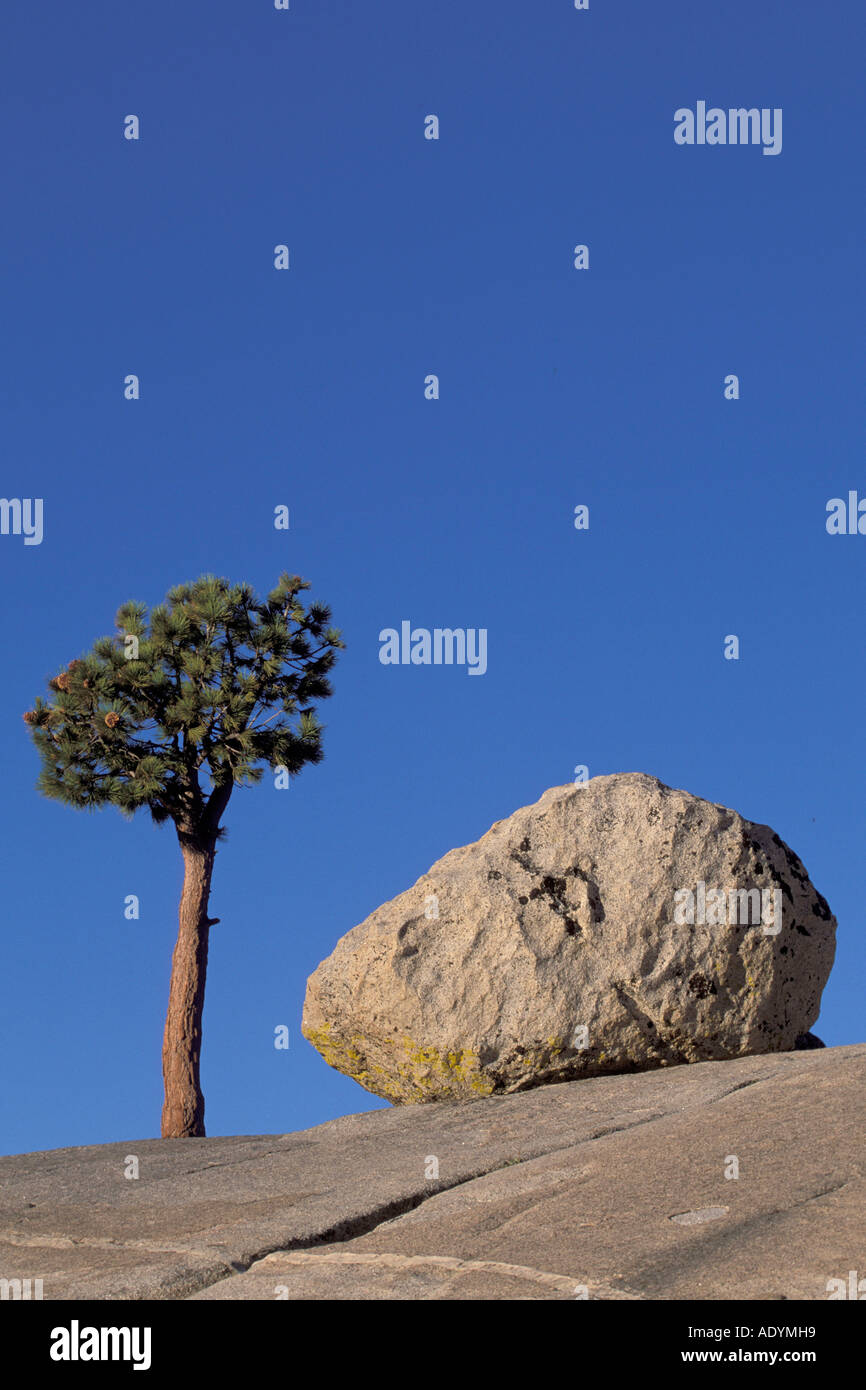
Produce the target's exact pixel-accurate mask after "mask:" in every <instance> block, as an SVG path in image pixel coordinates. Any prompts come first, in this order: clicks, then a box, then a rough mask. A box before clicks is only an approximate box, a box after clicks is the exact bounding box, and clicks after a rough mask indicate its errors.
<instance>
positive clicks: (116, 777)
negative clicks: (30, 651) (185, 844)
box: [24, 574, 344, 834]
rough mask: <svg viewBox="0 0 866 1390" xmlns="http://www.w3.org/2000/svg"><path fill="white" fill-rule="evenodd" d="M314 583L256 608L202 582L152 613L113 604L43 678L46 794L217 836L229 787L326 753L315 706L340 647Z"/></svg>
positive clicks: (243, 596) (174, 593) (282, 588)
mask: <svg viewBox="0 0 866 1390" xmlns="http://www.w3.org/2000/svg"><path fill="white" fill-rule="evenodd" d="M309 587H310V585H309V583H308V582H307V581H306V580H303V579H301V578H300V577H299V576H298V575H289V574H282V575H281V576H280V580H279V583H278V585H277V587H276V588H275V589H273V590H272V591H271V593H269V594H268V596H267V598H265V599H264V600H259V599H258V598H257V597H256V595H255V593H254V592H253V590H252V588H251V587H250V586H249V585H248V584H230V583H229V582H228V581H227V580H225V579H219V578H216V577H215V576H214V575H203V576H202V577H201V578H200V579H197V580H196V581H195V582H194V583H191V584H180V585H178V586H177V587H176V588H174V589H172V590H171V591H170V592H169V594H168V595H167V597H166V600H165V603H163V604H161V605H159V606H158V607H156V608H154V609H152V611H151V613H150V616H149V618H148V614H147V608H146V605H144V604H143V603H136V602H130V603H126V604H124V605H123V606H122V607H121V608H120V609H118V612H117V616H116V620H115V622H116V627H117V632H116V634H115V635H114V636H111V637H102V638H100V639H99V640H98V641H97V642H96V643H94V645H93V648H92V649H91V651H89V652H87V653H86V655H84V656H82V657H80V658H77V659H76V660H74V661H71V662H70V663H69V665H68V666H67V667H66V669H65V670H64V671H61V673H60V674H59V675H57V676H55V677H54V678H53V679H51V680H50V681H49V682H48V685H49V688H50V690H51V692H52V695H51V697H49V698H48V699H42V698H39V699H37V700H36V703H35V707H34V708H33V709H32V710H28V711H27V712H26V714H25V715H24V718H25V720H26V721H27V723H28V724H29V725H30V728H31V733H32V735H33V738H34V741H35V743H36V745H37V747H38V749H39V753H40V755H41V759H42V769H41V772H40V776H39V783H38V786H39V789H40V791H42V792H43V793H44V794H45V795H46V796H50V797H53V798H55V799H56V800H59V801H63V802H66V803H67V804H71V805H73V806H77V807H84V808H87V809H93V808H96V807H99V806H104V805H114V806H117V807H118V808H119V809H120V810H121V812H123V813H124V814H126V815H132V814H134V812H135V811H137V810H139V809H141V808H142V807H147V808H148V809H149V811H150V814H151V816H152V817H153V819H154V820H155V821H156V822H157V823H161V822H164V821H166V820H168V819H172V820H173V821H174V822H175V824H176V825H177V826H178V828H179V829H183V830H187V831H191V832H192V833H200V832H202V831H203V830H208V829H209V830H210V831H211V832H212V833H213V834H216V833H218V831H217V827H218V824H219V815H220V814H221V812H222V810H223V809H224V807H225V804H226V802H227V801H228V797H229V795H230V794H231V789H232V788H233V787H234V786H236V785H238V786H240V785H244V784H249V783H252V782H258V781H260V780H261V778H262V776H263V773H264V767H265V766H266V765H269V766H271V767H285V768H286V769H287V771H288V773H289V774H290V775H293V774H295V773H297V772H298V771H300V769H301V768H302V767H303V766H304V764H305V763H317V762H320V761H321V758H322V748H321V726H320V725H319V723H318V722H317V720H316V716H315V713H314V710H313V708H312V703H313V701H315V700H317V699H321V698H324V697H326V696H328V695H330V694H331V686H330V683H329V681H328V678H327V673H328V671H329V670H330V669H331V667H332V666H333V664H334V662H335V660H336V653H337V650H338V649H340V648H342V647H343V646H344V644H343V642H342V641H341V640H340V634H339V632H338V631H336V629H334V628H332V627H331V626H330V625H329V623H330V616H331V615H330V610H329V609H328V607H327V606H326V605H324V604H321V603H315V602H311V603H309V605H308V606H307V607H305V606H304V604H303V602H302V595H303V591H304V590H306V589H309Z"/></svg>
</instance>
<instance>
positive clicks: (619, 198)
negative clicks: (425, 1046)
mask: <svg viewBox="0 0 866 1390" xmlns="http://www.w3.org/2000/svg"><path fill="white" fill-rule="evenodd" d="M864 38H866V19H864V12H863V8H862V6H861V5H860V4H857V3H854V0H844V2H843V0H836V3H834V4H833V5H832V6H829V7H827V6H824V7H817V6H815V5H813V4H811V3H808V4H807V3H805V0H732V2H731V3H728V4H726V5H725V6H724V7H717V6H696V5H695V4H694V0H660V3H651V0H619V2H618V3H614V0H591V5H590V9H589V10H588V11H585V12H577V11H575V10H574V8H573V5H572V4H571V3H570V0H543V3H534V4H525V3H520V2H519V0H496V3H494V2H493V0H473V3H472V4H469V5H468V4H466V0H438V3H436V4H421V3H417V2H416V3H407V0H371V3H369V4H364V5H359V4H357V3H354V2H353V0H324V2H322V0H319V2H318V3H314V2H313V0H292V7H291V10H290V11H288V12H277V11H275V10H274V8H273V6H272V4H271V3H270V0H244V3H243V4H241V3H228V0H213V3H205V0H185V3H184V4H182V5H178V4H176V3H171V4H170V3H167V0H150V3H149V4H148V5H147V6H145V7H140V6H124V5H119V4H117V2H116V0H110V2H109V0H90V3H88V4H87V5H85V6H70V5H65V4H61V3H59V0H50V2H49V3H46V4H42V5H39V6H36V5H29V6H25V5H17V6H14V7H12V8H11V9H10V10H9V12H8V13H7V14H6V15H4V43H3V53H2V55H0V79H2V80H0V120H2V126H3V133H4V139H3V147H4V175H3V183H4V209H5V212H4V218H3V235H2V241H3V253H2V258H0V311H2V322H3V325H4V331H3V334H2V347H0V353H2V370H0V420H2V436H3V438H2V443H3V451H2V452H3V469H2V474H3V483H2V492H3V494H4V496H6V497H9V498H11V497H19V498H26V497H30V498H35V497H41V498H43V499H44V537H43V540H42V544H41V545H32V546H25V545H24V543H23V538H22V537H21V536H14V535H4V536H0V566H2V578H3V585H4V594H5V598H6V602H5V603H4V605H3V611H2V615H0V629H2V650H3V653H4V657H5V672H6V674H5V679H4V681H3V684H2V703H3V721H2V726H3V728H4V729H5V731H6V732H5V738H4V749H3V752H4V758H3V796H2V846H3V852H4V853H3V888H4V894H3V896H4V900H5V908H6V911H5V914H4V915H5V930H4V933H3V964H4V969H3V972H2V982H0V1038H2V1044H3V1055H4V1057H5V1058H6V1068H5V1076H4V1086H3V1097H2V1102H0V1149H2V1151H5V1152H18V1151H24V1150H32V1149H39V1148H49V1147H59V1146H65V1145H72V1144H87V1143H99V1142H103V1141H107V1140H115V1139H127V1138H128V1139H134V1138H139V1137H145V1136H150V1135H153V1134H156V1133H158V1131H159V1115H160V1107H161V1100H162V1081H161V1071H160V1048H161V1040H162V1028H163V1021H164V1011H165V1005H166V1000H167V990H168V971H169V964H170V958H171V951H172V946H173V943H174V937H175V931H176V920H177V918H176V913H177V899H178V895H179V891H180V884H181V860H180V855H179V852H178V848H177V843H176V840H175V838H174V834H173V831H172V829H171V827H167V828H162V829H157V828H155V827H153V826H152V825H151V824H150V822H149V819H148V818H147V817H146V816H144V815H142V816H139V817H137V818H136V820H135V821H134V822H133V823H132V824H129V823H126V822H125V821H124V820H123V819H122V818H121V817H120V815H119V814H118V813H117V812H115V811H112V810H106V811H102V812H100V813H98V814H96V815H92V816H89V815H85V814H82V813H77V812H74V811H72V810H70V809H68V808H66V807H64V806H61V805H58V804H56V803H52V802H48V801H46V800H44V799H42V798H41V797H40V796H39V795H38V793H37V792H36V791H35V789H34V782H35V778H36V775H37V770H38V769H37V757H36V753H35V750H34V749H33V747H32V745H31V743H30V741H29V739H28V737H27V733H26V728H25V726H24V724H23V723H22V722H21V713H22V711H23V710H25V709H27V708H29V707H30V706H31V705H32V703H33V699H34V697H35V696H36V695H37V694H38V693H42V692H43V691H44V682H45V680H46V679H47V678H48V677H50V676H52V675H53V674H55V673H56V672H57V670H59V668H60V666H61V665H62V664H65V663H66V662H68V661H69V660H70V659H72V658H73V657H75V656H77V655H80V654H81V653H82V652H83V651H84V650H86V649H87V648H88V647H89V646H90V645H91V643H92V642H93V640H94V639H95V638H96V637H98V636H100V635H101V634H103V633H107V632H110V631H111V630H112V624H113V616H114V613H115V610H116V608H117V607H118V606H119V604H120V603H121V602H123V601H125V600H127V599H131V598H134V599H140V600H143V601H145V602H146V603H148V604H152V603H156V602H158V601H160V600H161V599H162V597H163V596H164V594H165V592H166V590H167V589H168V588H170V587H171V586H172V585H174V584H175V583H178V582H181V581H183V580H187V579H192V578H195V577H196V576H197V575H199V574H201V573H203V572H214V573H217V574H223V575H225V576H227V577H228V578H230V579H232V580H235V581H238V580H241V579H243V580H247V581H249V582H251V583H253V584H254V585H255V586H256V587H257V588H258V589H260V590H267V589H268V588H270V587H271V586H272V585H273V583H274V582H275V581H276V579H277V576H278V575H279V573H280V571H281V570H283V569H288V570H290V571H292V572H298V573H300V574H303V575H304V576H305V577H307V578H308V579H310V580H311V581H312V584H313V593H314V595H315V596H316V597H318V598H321V599H323V600H324V601H326V602H328V603H329V604H330V605H331V607H332V610H333V616H334V621H335V623H336V625H337V626H338V627H340V628H341V629H342V631H343V635H344V639H345V641H346V643H347V650H346V651H345V653H343V654H342V656H341V659H340V661H339V663H338V665H337V667H336V669H335V672H334V686H335V695H334V697H333V698H332V699H331V700H330V701H327V702H326V703H325V704H324V705H323V706H322V709H321V716H322V719H323V721H324V722H325V724H326V726H327V729H326V735H325V762H324V763H323V764H322V765H321V766H319V767H314V768H309V769H307V770H306V771H305V772H304V773H303V774H302V775H301V776H300V777H299V778H298V779H297V780H296V781H295V783H294V784H293V786H292V787H291V789H290V790H288V791H277V790H275V789H274V788H273V787H272V785H271V782H270V779H266V781H265V782H264V783H263V784H262V785H261V786H260V787H258V788H254V789H250V790H243V791H239V792H236V794H235V796H234V798H233V800H232V802H231V804H230V807H229V811H228V814H227V816H226V820H225V823H226V824H227V826H228V831H229V835H228V839H227V841H226V843H225V845H224V847H223V848H222V849H221V851H220V853H219V856H218V859H217V867H216V874H215V880H214V890H213V896H212V912H213V914H214V915H215V916H219V917H220V918H221V923H220V925H219V926H217V927H215V928H214V929H213V933H212V938H211V954H210V970H209V977H208V987H207V1002H206V1010H205V1041H204V1053H203V1063H202V1078H203V1085H204V1091H205V1096H206V1101H207V1116H206V1119H207V1128H208V1133H209V1134H226V1133H262V1132H278V1133H284V1132H287V1131H289V1130H293V1129H298V1128H302V1127H305V1126H308V1125H312V1124H316V1123H319V1122H321V1121H323V1120H326V1119H329V1118H331V1117H333V1116H335V1115H339V1114H343V1113H346V1112H351V1111H357V1110H363V1109H368V1108H371V1107H372V1106H375V1105H377V1104H379V1103H380V1102H378V1101H376V1099H375V1098H374V1097H372V1096H369V1095H368V1094H367V1093H366V1092H364V1091H362V1090H361V1089H360V1088H359V1087H358V1086H357V1085H355V1083H354V1082H351V1081H350V1080H348V1079H347V1078H344V1077H341V1076H339V1075H338V1074H337V1073H335V1072H332V1071H330V1070H329V1069H328V1068H327V1066H326V1065H325V1063H324V1062H323V1061H322V1060H321V1059H320V1058H319V1056H318V1054H317V1053H315V1052H314V1051H313V1049H312V1048H311V1047H310V1046H309V1045H308V1044H307V1043H306V1042H305V1041H304V1040H303V1038H302V1037H301V1034H300V1016H301V1007H302V1003H303V996H304V988H305V982H306V979H307V976H308V975H309V974H310V973H311V971H312V970H313V969H314V968H315V966H316V965H317V964H318V962H319V961H320V960H321V959H322V958H323V957H324V956H326V955H327V954H328V953H329V952H330V950H331V949H332V947H333V945H334V943H335V941H336V940H337V938H338V937H339V936H341V935H342V934H343V933H344V932H346V931H347V930H349V929H350V928H351V927H352V926H354V925H355V924H356V923H357V922H359V921H361V920H362V919H363V918H364V917H365V916H366V915H367V914H368V913H369V912H370V911H371V910H373V909H374V908H375V907H376V906H378V905H379V904H380V903H381V902H383V901H385V900H387V899H389V898H391V897H393V896H395V895H396V894H397V893H399V892H401V891H402V890H404V889H405V888H407V887H409V886H410V885H411V884H412V883H413V882H414V881H415V879H416V878H417V877H418V876H419V875H420V874H421V873H423V872H424V871H425V870H426V869H427V868H428V867H429V866H430V864H432V863H433V861H434V860H436V859H437V858H439V857H440V856H441V855H442V854H443V853H444V852H446V851H447V850H448V849H450V848H452V847H453V846H455V845H460V844H464V843H467V842H469V841H471V840H474V839H477V838H478V837H479V836H480V835H482V834H483V833H484V832H485V831H486V830H487V829H488V828H489V827H490V825H491V824H492V823H493V822H494V821H496V820H499V819H501V818H503V817H505V816H507V815H509V814H510V813H511V812H512V811H513V810H515V809H516V808H517V807H519V806H523V805H525V804H527V803H529V802H532V801H534V800H536V799H537V798H538V796H540V795H541V793H542V792H543V791H544V790H545V789H546V788H547V787H549V786H553V785H558V784H562V783H564V782H568V781H570V780H572V777H573V770H574V768H575V766H576V765H577V764H585V765H587V766H588V768H589V770H590V774H591V775H593V776H595V775H598V774H602V773H610V772H618V771H644V772H648V773H651V774H653V775H655V776H657V777H659V778H660V779H661V780H662V781H663V782H667V783H669V784H671V785H673V786H676V787H684V788H686V789H687V790H689V791H691V792H694V793H696V794H698V795H701V796H704V797H706V798H708V799H709V800H711V801H717V802H722V803H724V804H727V805H730V806H733V807H735V808H736V809H737V810H739V811H740V812H741V813H742V814H743V815H745V816H747V817H749V818H751V819H753V820H757V821H761V822H765V823H768V824H770V825H772V826H773V828H774V829H775V830H776V831H778V833H779V834H780V835H781V836H782V838H783V839H785V840H786V841H787V842H788V843H789V844H790V845H791V846H792V847H793V848H794V849H795V850H796V852H797V853H798V854H799V855H800V856H801V857H802V859H803V861H804V863H805V865H806V867H807V869H808V871H809V873H810V874H811V876H812V879H813V881H814V882H815V884H816V886H817V887H818V888H819V889H820V891H821V892H822V893H824V894H825V896H826V897H827V899H828V901H829V902H830V905H831V907H832V909H833V910H834V912H835V913H836V916H837V918H838V921H839V935H838V948H837V959H836V965H835V969H834V972H833V975H832V976H831V979H830V983H829V985H828V987H827V990H826V991H825V995H824V1006H823V1010H822V1014H821V1019H820V1022H819V1023H818V1025H817V1026H816V1031H817V1032H818V1033H819V1034H820V1035H821V1036H822V1037H823V1039H824V1040H825V1042H827V1043H828V1044H838V1043H850V1042H855V1041H862V1040H863V1036H864V1030H863V1022H862V1013H863V1010H862V998H863V990H864V986H866V969H864V947H863V906H862V898H861V894H860V886H861V885H860V878H861V873H862V868H861V866H862V862H863V853H862V837H863V813H862V806H863V787H864V776H866V752H864V741H863V738H862V736H861V734H862V727H863V713H862V710H863V701H862V691H863V687H864V683H866V661H864V644H863V612H864V583H863V568H864V564H866V536H861V535H855V536H830V535H828V534H827V531H826V527H825V520H826V504H827V502H828V500H829V499H830V498H833V497H837V496H838V497H847V494H848V491H849V490H850V489H858V488H859V490H860V493H861V495H864V496H866V472H864V468H863V464H862V457H863V452H862V410H863V387H862V376H863V365H862V364H863V359H862V322H863V307H864V305H863V299H864V296H863V289H864V286H863V275H862V264H863V260H862V228H863V202H862V197H863V195H862V167H861V166H862V160H861V157H860V148H859V147H860V144H861V141H860V132H861V130H862V127H863V123H864V116H866V100H864V95H863V89H862V53H863V46H864ZM699 100H706V101H707V102H708V104H709V105H711V106H712V105H718V106H719V107H722V108H728V107H739V106H746V107H752V106H755V107H759V108H764V107H767V108H776V107H779V108H782V110H783V112H784V126H783V130H784V142H783V149H782V152H781V154H779V155H777V156H775V157H766V156H764V155H763V154H762V151H761V149H760V148H756V147H752V146H747V147H742V146H726V147H709V146H704V147H697V146H695V147H680V146H677V145H676V144H675V142H674V139H673V132H674V112H675V110H677V108H680V107H685V106H690V107H692V108H694V107H695V106H696V103H697V102H698V101H699ZM129 114H136V115H138V117H139V119H140V125H141V137H140V139H139V140H138V141H127V140H125V139H124V137H123V123H124V118H125V117H126V116H127V115H129ZM429 114H436V115H438V117H439V120H440V138H439V140H438V141H433V140H426V139H425V138H424V121H425V117H426V116H428V115H429ZM282 243H284V244H286V245H288V247H289V248H290V269H289V270H288V271H284V272H281V271H277V270H275V268H274V247H275V245H277V244H282ZM577 244H585V245H587V246H588V247H589V252H590V266H589V269H588V270H586V271H577V270H575V269H574V267H573V247H574V246H575V245H577ZM128 373H136V374H137V375H139V377H140V381H141V398H140V400H138V401H127V400H125V399H124V395H123V383H124V378H125V377H126V375H127V374H128ZM430 373H435V374H437V375H438V377H439V379H440V398H439V399H438V400H426V399H425V396H424V381H425V377H426V376H427V375H428V374H430ZM729 373H736V374H737V375H738V377H739V381H740V399H739V400H736V401H729V400H725V398H724V380H725V377H726V375H728V374H729ZM279 504H285V505H287V506H288V507H289V508H290V514H291V528H290V530H289V531H288V532H286V531H276V530H275V529H274V527H273V513H274V507H275V506H277V505H279ZM578 504H585V505H587V506H589V508H590V526H589V529H588V530H586V531H581V532H578V531H576V530H575V528H574V525H573V514H574V508H575V506H576V505H578ZM403 620H409V621H411V622H412V623H413V625H416V626H425V627H428V628H434V627H436V626H442V627H464V628H469V627H475V628H479V627H483V628H486V629H487V632H488V669H487V672H486V674H485V675H484V676H483V677H479V678H470V677H468V675H467V672H466V670H465V669H460V668H454V667H452V668H445V667H388V666H383V665H382V664H380V662H379V660H378V652H379V642H378V634H379V632H380V630H381V629H383V628H386V627H399V625H400V623H401V621H403ZM728 634H736V635H737V636H738V637H739V640H740V658H739V660H738V661H728V660H725V659H724V656H723V645H724V638H725V637H726V635H728ZM131 893H134V894H136V895H138V896H139V897H140V901H141V917H140V919H139V921H137V922H129V921H126V920H125V918H124V912H123V906H124V899H125V897H126V895H128V894H131ZM279 1024H285V1025H287V1026H288V1028H289V1030H290V1039H291V1046H290V1048H289V1050H288V1051H287V1052H279V1051H276V1050H275V1049H274V1047H273V1036H274V1028H275V1027H276V1026H277V1025H279Z"/></svg>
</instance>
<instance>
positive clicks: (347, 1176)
mask: <svg viewBox="0 0 866 1390" xmlns="http://www.w3.org/2000/svg"><path fill="white" fill-rule="evenodd" d="M864 1097H866V1045H859V1046H853V1047H829V1048H825V1049H815V1050H810V1051H806V1052H789V1053H781V1054H779V1053H776V1054H774V1055H773V1056H765V1057H744V1058H740V1059H739V1060H737V1061H733V1062H701V1063H699V1064H698V1065H697V1066H693V1067H669V1068H666V1069H665V1070H663V1071H654V1072H647V1073H644V1074H643V1075H631V1076H603V1077H594V1078H591V1079H589V1080H586V1081H577V1082H573V1083H571V1084H567V1085H563V1086H542V1087H538V1088H537V1089H535V1090H532V1091H527V1092H524V1093H522V1094H519V1095H510V1096H492V1097H491V1098H490V1099H489V1100H487V1101H485V1102H484V1103H483V1104H480V1105H479V1104H464V1103H460V1102H457V1103H449V1102H444V1103H443V1104H441V1105H411V1106H400V1107H398V1108H391V1107H390V1106H388V1107H385V1108H383V1109H381V1110H376V1111H372V1112H369V1113H367V1114H365V1115H347V1116H345V1117H343V1118H342V1119H339V1120H331V1121H329V1122H328V1123H327V1124H323V1125H319V1126H318V1127H317V1128H316V1129H310V1130H306V1131H304V1132H302V1133H298V1134H283V1135H279V1134H274V1135H259V1136H241V1137H236V1138H222V1139H220V1138H214V1139H146V1140H126V1141H124V1142H123V1143H120V1144H100V1145H94V1146H92V1147H89V1148H79V1149H60V1150H54V1151H53V1152H49V1153H31V1154H19V1155H17V1156H13V1157H9V1158H0V1278H2V1279H7V1280H9V1281H10V1286H12V1281H14V1280H16V1279H17V1280H20V1281H21V1286H22V1288H23V1285H24V1284H25V1282H26V1281H27V1280H31V1297H32V1296H33V1293H32V1281H33V1280H34V1279H41V1280H42V1296H43V1298H44V1299H46V1300H55V1299H149V1298H161V1299H166V1298H169V1299H185V1298H193V1299H265V1300H268V1301H273V1300H276V1299H280V1298H290V1299H311V1300H312V1299H346V1300H355V1299H365V1300H379V1299H388V1300H391V1299H398V1300H442V1299H455V1300H456V1299H461V1300H463V1299H497V1300H510V1299H533V1300H537V1299H568V1300H573V1299H575V1298H583V1297H586V1298H590V1299H617V1300H620V1299H626V1300H633V1299H725V1298H732V1299H741V1300H752V1299H785V1300H788V1299H816V1300H817V1299H827V1298H829V1296H830V1292H831V1287H828V1286H829V1285H830V1281H831V1280H834V1279H835V1280H837V1281H841V1282H842V1283H843V1284H844V1285H847V1282H848V1279H849V1271H850V1270H858V1271H859V1275H860V1277H863V1276H864V1274H866V1271H864V1267H863V1251H864V1248H866V1175H864V1165H863V1155H864V1152H866V1101H864ZM130 1154H134V1155H135V1156H136V1157H137V1158H138V1161H139V1177H138V1179H137V1181H134V1182H133V1181H130V1180H129V1179H128V1178H127V1177H126V1176H125V1174H126V1172H127V1171H128V1166H129V1165H128V1158H129V1155H130ZM731 1155H736V1156H737V1161H738V1165H739V1173H738V1179H737V1181H733V1180H732V1178H733V1174H732V1172H731V1163H730V1156H731ZM10 1296H11V1297H14V1296H15V1294H14V1293H12V1294H11V1295H10ZM10 1316H12V1314H11V1312H10ZM76 1316H79V1315H78V1314H76ZM80 1316H84V1315H83V1314H81V1315H80ZM87 1320H88V1321H96V1322H101V1321H106V1319H100V1318H94V1316H93V1313H92V1312H91V1313H89V1314H87ZM110 1321H112V1322H114V1321H116V1319H115V1318H114V1317H113V1316H112V1318H111V1319H110ZM803 1321H804V1322H805V1321H808V1320H807V1319H803ZM10 1326H11V1324H10ZM15 1326H16V1327H17V1326H18V1324H17V1323H16V1324H15Z"/></svg>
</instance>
